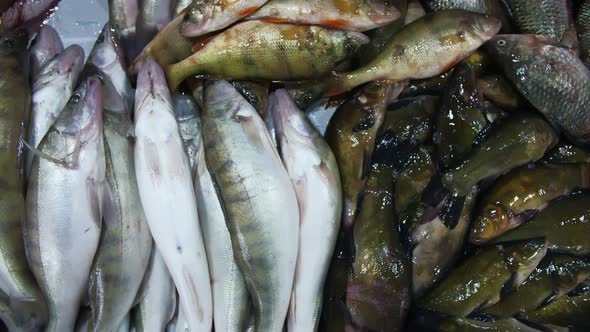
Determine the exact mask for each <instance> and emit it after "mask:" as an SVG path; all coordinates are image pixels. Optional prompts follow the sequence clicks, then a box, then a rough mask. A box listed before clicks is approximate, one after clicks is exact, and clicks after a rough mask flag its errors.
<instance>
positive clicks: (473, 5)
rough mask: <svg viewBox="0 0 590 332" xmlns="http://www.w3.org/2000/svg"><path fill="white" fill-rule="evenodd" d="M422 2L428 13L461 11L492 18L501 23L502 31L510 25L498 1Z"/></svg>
mask: <svg viewBox="0 0 590 332" xmlns="http://www.w3.org/2000/svg"><path fill="white" fill-rule="evenodd" d="M423 2H424V6H425V7H426V9H427V10H428V11H441V10H449V9H462V10H467V11H470V12H474V13H479V14H487V15H492V16H494V17H496V18H497V19H499V20H500V21H501V22H502V27H503V29H504V30H506V29H508V28H509V27H510V25H511V24H510V20H509V19H508V15H507V13H506V10H505V8H504V5H503V3H502V1H500V0H475V1H471V0H426V1H423Z"/></svg>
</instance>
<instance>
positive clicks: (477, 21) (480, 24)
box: [457, 12, 502, 42]
mask: <svg viewBox="0 0 590 332" xmlns="http://www.w3.org/2000/svg"><path fill="white" fill-rule="evenodd" d="M457 23H458V27H459V28H458V30H457V31H458V33H457V36H458V37H460V38H462V39H465V40H473V41H478V42H485V41H487V40H489V39H490V38H492V37H493V36H495V35H496V34H497V33H498V32H499V31H500V29H501V28H502V23H501V22H500V20H498V19H497V18H495V17H493V16H490V15H481V14H476V13H467V12H466V13H464V15H461V16H460V18H459V20H458V22H457Z"/></svg>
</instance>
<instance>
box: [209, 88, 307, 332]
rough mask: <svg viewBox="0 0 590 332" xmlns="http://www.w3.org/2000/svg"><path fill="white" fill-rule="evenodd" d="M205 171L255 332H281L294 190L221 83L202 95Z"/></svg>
mask: <svg viewBox="0 0 590 332" xmlns="http://www.w3.org/2000/svg"><path fill="white" fill-rule="evenodd" d="M202 121H203V139H204V144H205V145H204V146H205V157H206V160H207V166H208V168H209V170H210V172H211V175H212V177H213V179H214V183H216V186H217V188H218V190H219V193H220V199H221V202H222V204H223V205H224V206H225V212H226V220H227V225H228V228H229V230H230V234H231V239H232V247H233V252H234V257H235V259H236V261H237V263H238V266H239V267H240V270H241V271H242V274H243V275H244V279H245V280H246V285H247V287H248V292H249V294H250V298H251V300H252V304H253V306H254V316H255V324H256V325H255V329H256V331H280V330H282V328H283V324H284V321H285V317H286V315H287V310H288V308H289V299H290V297H291V289H292V285H293V276H294V272H295V265H296V260H297V243H298V239H299V236H298V234H299V220H300V219H299V209H298V204H297V198H296V195H295V190H294V189H293V185H292V184H291V181H290V179H289V176H288V174H287V172H286V171H285V169H284V167H283V165H282V163H281V159H280V157H279V155H278V153H277V151H276V149H275V147H274V146H273V143H272V141H271V138H270V135H269V134H268V131H267V130H266V129H265V125H264V122H263V121H262V119H261V118H260V116H259V115H258V113H257V112H256V110H255V109H254V108H253V107H252V106H251V105H250V104H248V103H247V102H246V100H245V99H244V98H243V97H242V96H241V95H240V94H239V93H238V92H237V91H236V90H235V89H234V88H233V87H232V85H231V84H229V83H227V82H226V81H216V82H212V83H210V85H209V86H208V87H206V88H205V109H204V111H203V117H202Z"/></svg>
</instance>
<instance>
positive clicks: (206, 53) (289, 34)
mask: <svg viewBox="0 0 590 332" xmlns="http://www.w3.org/2000/svg"><path fill="white" fill-rule="evenodd" d="M367 41H368V38H367V36H365V35H363V34H362V33H360V32H355V31H340V30H330V29H327V28H324V27H319V26H309V25H292V24H272V23H264V22H260V21H246V22H243V23H239V24H237V25H234V26H232V27H231V28H229V29H228V30H225V31H224V32H222V33H220V34H218V35H216V36H215V37H213V38H212V39H211V40H210V41H209V42H208V43H207V44H206V45H205V46H203V48H201V49H200V50H198V51H197V52H196V53H194V54H193V55H192V56H190V57H188V58H186V59H184V60H182V61H180V62H178V63H175V64H172V65H167V66H165V70H166V76H167V77H168V85H169V86H170V89H171V90H175V89H176V88H177V87H178V85H179V84H180V83H181V82H182V81H183V80H184V79H186V78H188V77H189V76H192V75H200V76H205V77H209V78H219V77H223V78H227V79H232V80H283V81H289V80H306V79H313V78H319V77H321V76H322V75H324V74H326V73H327V72H328V71H329V70H331V69H332V68H334V66H335V65H337V64H339V63H340V62H342V61H344V60H346V59H347V58H348V57H350V55H351V54H352V53H353V52H354V51H355V50H357V49H358V48H359V47H360V46H361V45H362V44H365V43H366V42H367ZM277 58H280V59H281V61H277Z"/></svg>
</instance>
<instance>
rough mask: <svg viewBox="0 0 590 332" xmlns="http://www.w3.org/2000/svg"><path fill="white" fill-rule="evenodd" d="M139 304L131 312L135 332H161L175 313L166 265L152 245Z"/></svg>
mask: <svg viewBox="0 0 590 332" xmlns="http://www.w3.org/2000/svg"><path fill="white" fill-rule="evenodd" d="M138 298H139V303H138V304H137V306H135V308H134V309H133V310H132V313H131V314H132V316H133V321H134V322H135V328H136V330H137V332H161V331H164V330H165V329H166V326H167V325H168V322H170V320H172V317H173V316H174V312H175V311H176V291H175V288H174V282H173V281H172V277H171V276H170V273H169V272H168V268H167V267H166V263H165V262H164V259H163V258H162V255H161V254H160V252H159V251H158V248H157V247H156V246H155V245H153V246H152V251H151V256H150V260H149V263H148V266H147V269H146V270H145V275H144V277H143V282H142V283H141V288H140V290H139V293H138Z"/></svg>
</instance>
